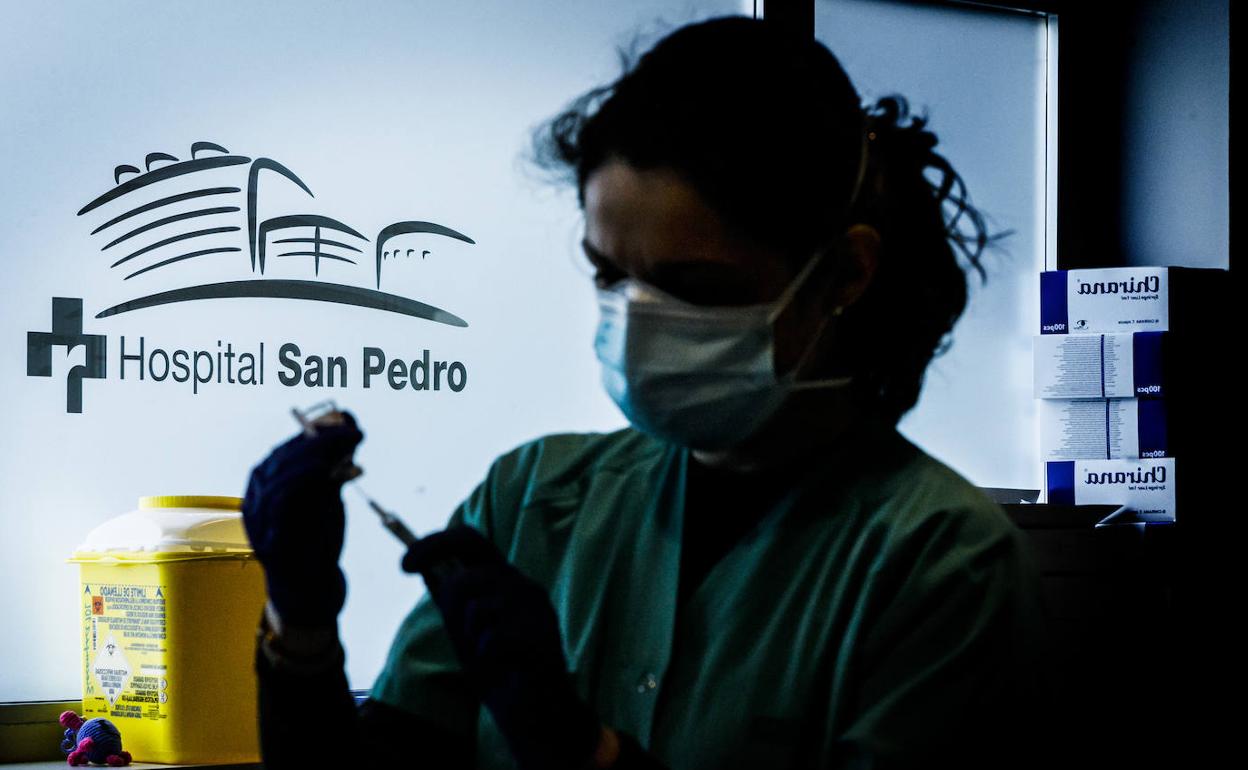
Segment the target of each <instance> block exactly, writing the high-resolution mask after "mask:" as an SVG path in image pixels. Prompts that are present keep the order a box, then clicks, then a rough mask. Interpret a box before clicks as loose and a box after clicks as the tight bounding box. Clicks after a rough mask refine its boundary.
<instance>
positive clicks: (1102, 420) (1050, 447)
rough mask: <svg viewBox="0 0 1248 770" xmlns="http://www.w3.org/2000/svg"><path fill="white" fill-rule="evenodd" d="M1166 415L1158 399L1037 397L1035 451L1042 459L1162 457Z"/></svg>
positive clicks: (1166, 452) (1166, 438) (1165, 449)
mask: <svg viewBox="0 0 1248 770" xmlns="http://www.w3.org/2000/svg"><path fill="white" fill-rule="evenodd" d="M1166 418H1167V415H1166V402H1165V401H1164V400H1162V399H1152V398H1107V399H1096V400H1087V401H1059V400H1043V401H1041V402H1040V456H1041V459H1043V460H1045V461H1046V462H1048V461H1056V460H1120V459H1138V458H1141V457H1143V458H1153V457H1167V456H1169V455H1171V454H1172V451H1171V448H1170V443H1169V436H1170V432H1169V430H1168V424H1167V419H1166Z"/></svg>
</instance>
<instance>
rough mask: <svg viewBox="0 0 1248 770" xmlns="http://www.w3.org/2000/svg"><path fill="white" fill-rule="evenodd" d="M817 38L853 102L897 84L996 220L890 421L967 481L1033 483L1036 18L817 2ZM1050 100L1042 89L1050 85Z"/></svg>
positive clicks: (1041, 136)
mask: <svg viewBox="0 0 1248 770" xmlns="http://www.w3.org/2000/svg"><path fill="white" fill-rule="evenodd" d="M815 29H816V36H817V37H818V38H819V40H820V41H822V42H823V43H825V44H826V45H827V46H828V47H829V48H830V49H831V50H832V52H833V53H835V54H836V55H837V57H838V58H839V59H840V61H841V64H842V65H843V66H844V67H845V70H846V71H847V72H848V73H849V76H850V79H851V80H853V82H854V84H855V85H856V86H857V87H858V91H859V93H860V94H861V95H862V97H863V98H864V100H866V101H868V102H872V101H874V100H875V99H877V98H879V97H881V96H887V95H889V94H893V93H900V94H902V95H904V96H906V97H907V98H908V99H909V100H910V104H911V107H912V108H914V109H915V111H917V112H920V113H922V112H926V113H927V114H928V115H929V116H930V122H929V124H928V127H929V129H930V130H932V131H933V132H935V133H936V135H937V136H938V137H939V138H940V145H939V146H938V147H937V151H938V152H940V153H942V154H943V155H944V156H945V157H946V158H948V159H949V161H950V162H951V163H952V164H953V167H954V168H955V169H957V171H958V172H959V173H960V174H961V175H962V178H963V179H964V180H965V182H966V185H967V189H968V190H969V191H970V193H971V196H972V202H973V203H974V204H976V205H977V206H978V207H979V208H980V209H981V210H982V211H983V212H984V213H986V214H987V215H988V216H989V217H990V219H989V224H990V226H991V227H992V228H993V229H994V230H997V231H1003V230H1012V231H1013V233H1014V234H1013V235H1012V236H1010V237H1009V238H1008V239H1007V240H1006V241H1004V243H1003V246H1004V248H1003V249H1002V250H996V251H990V252H988V253H987V254H986V256H985V267H986V268H987V271H988V283H987V285H986V286H981V285H980V283H979V280H978V278H977V277H974V276H972V279H971V281H970V285H971V289H972V291H971V299H970V303H969V305H968V307H967V311H966V313H965V315H963V317H962V321H961V322H960V323H959V324H958V326H957V327H956V328H955V333H954V345H953V348H952V349H951V350H950V351H949V352H948V354H946V355H945V356H943V357H940V358H937V359H936V360H935V361H933V363H932V365H931V366H930V367H929V369H928V372H927V379H926V381H925V383H924V388H923V393H922V396H921V399H920V401H919V405H918V406H917V407H916V408H915V410H914V411H913V412H911V413H910V414H908V415H907V416H906V417H905V418H904V419H903V421H902V430H903V432H904V433H905V434H906V435H907V436H908V437H909V438H910V439H911V440H913V441H915V442H916V443H917V444H919V445H920V446H922V447H923V448H924V449H926V450H927V451H928V452H930V453H931V454H933V455H935V456H936V457H938V458H940V459H941V460H943V461H945V462H947V463H949V464H950V465H951V466H953V467H954V468H955V469H957V470H958V471H959V472H961V473H962V474H963V475H965V476H967V477H968V478H969V479H970V480H971V481H973V482H975V483H977V484H980V485H983V486H993V487H1018V488H1030V489H1038V488H1039V486H1040V462H1039V445H1038V437H1037V433H1036V424H1037V423H1036V419H1035V415H1036V411H1035V409H1036V407H1035V404H1034V403H1033V400H1032V394H1031V335H1032V334H1033V333H1034V330H1035V329H1036V328H1038V319H1039V288H1038V287H1039V280H1038V277H1037V276H1038V274H1039V272H1040V271H1041V270H1043V269H1044V256H1045V231H1046V224H1045V192H1046V178H1045V177H1046V174H1045V168H1046V158H1045V140H1046V125H1047V121H1048V117H1047V116H1046V82H1047V80H1048V76H1049V64H1048V61H1047V59H1046V51H1047V50H1048V43H1049V42H1050V41H1049V40H1047V39H1046V35H1047V34H1048V32H1047V31H1046V24H1045V22H1044V20H1043V19H1042V18H1041V17H1038V16H1031V15H1024V14H1020V13H1014V12H1003V11H995V10H984V9H958V8H950V7H948V6H943V7H922V6H920V5H919V4H916V3H906V2H887V1H884V0H820V2H818V3H817V5H816V17H815ZM1049 96H1050V98H1051V97H1053V96H1054V95H1052V94H1050V95H1049Z"/></svg>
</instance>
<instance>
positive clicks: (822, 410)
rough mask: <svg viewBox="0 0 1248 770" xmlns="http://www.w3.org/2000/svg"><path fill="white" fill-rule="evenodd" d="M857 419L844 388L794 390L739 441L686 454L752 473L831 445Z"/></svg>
mask: <svg viewBox="0 0 1248 770" xmlns="http://www.w3.org/2000/svg"><path fill="white" fill-rule="evenodd" d="M863 419H865V418H864V417H863V410H862V408H861V407H860V406H859V405H858V404H857V403H856V402H855V401H854V400H853V399H852V397H851V395H850V389H849V388H835V389H830V390H820V389H812V390H798V391H794V392H793V393H791V394H790V395H789V397H788V398H787V399H786V400H785V402H784V404H782V405H781V407H780V409H779V411H777V412H776V414H775V416H774V417H773V418H772V419H771V420H770V421H769V422H768V423H766V424H765V425H764V426H763V427H762V428H760V429H759V430H758V431H757V432H755V433H754V435H752V436H751V437H750V438H748V439H746V440H745V441H744V442H742V443H741V444H738V445H737V446H734V447H730V448H728V449H721V450H708V449H694V450H692V454H693V458H694V459H695V460H697V461H698V462H699V463H701V464H703V465H705V466H707V467H709V468H715V469H718V470H725V471H734V472H738V473H758V472H761V471H765V470H769V469H774V468H779V467H784V466H790V465H792V464H794V463H800V462H801V461H802V460H804V459H806V458H809V457H811V456H812V455H815V454H819V453H824V452H827V451H828V450H835V449H837V448H838V447H840V446H841V445H842V439H843V438H844V437H845V434H846V433H847V432H848V431H849V430H850V429H851V428H852V427H853V426H854V425H856V424H857V423H859V422H861V421H862V420H863Z"/></svg>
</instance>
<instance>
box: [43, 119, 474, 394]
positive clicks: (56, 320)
mask: <svg viewBox="0 0 1248 770" xmlns="http://www.w3.org/2000/svg"><path fill="white" fill-rule="evenodd" d="M113 183H114V186H113V187H112V188H111V189H109V190H107V191H106V192H104V193H102V194H100V195H99V196H97V197H96V198H95V199H94V200H92V201H91V202H89V203H87V204H86V205H85V206H83V207H82V209H80V210H79V211H78V216H79V217H83V218H85V219H87V220H88V221H89V222H90V223H91V224H94V227H93V229H92V230H91V231H90V235H91V236H92V237H94V238H97V239H98V241H99V242H100V247H99V249H100V252H101V253H102V254H103V255H105V257H106V258H107V259H109V260H110V262H109V268H110V270H113V271H116V273H117V275H118V277H119V279H120V280H121V281H123V282H124V284H125V285H127V286H129V285H131V282H133V285H134V287H135V296H133V297H132V298H130V299H127V300H125V301H123V302H120V303H118V304H115V305H112V306H110V307H107V308H105V309H103V310H101V311H100V312H98V313H96V314H95V318H96V319H104V318H108V317H110V316H115V315H119V314H122V313H129V312H133V311H136V310H142V309H144V308H150V307H156V306H159V305H169V304H175V303H180V302H190V301H196V300H209V299H224V298H242V297H252V298H268V299H298V300H310V301H316V302H332V303H338V304H345V305H354V306H357V307H363V308H368V309H372V310H377V311H382V312H388V313H396V314H400V315H405V316H409V317H412V318H419V319H423V320H426V321H432V322H434V323H439V324H446V325H449V326H457V327H466V326H467V325H468V323H467V321H465V320H464V319H462V318H460V317H459V316H457V315H455V314H454V313H452V312H450V311H448V310H445V309H443V308H440V307H436V306H434V305H431V304H428V303H425V302H421V301H418V300H415V299H412V298H410V297H404V296H400V295H397V294H392V293H387V292H384V291H382V290H381V284H382V275H383V270H384V269H386V267H387V265H388V264H390V263H393V262H396V261H399V260H402V261H411V260H417V261H419V260H423V259H425V258H426V257H427V256H428V255H429V254H430V251H429V250H428V249H415V248H401V247H399V246H398V245H397V244H398V243H399V242H400V241H399V239H400V237H401V236H404V235H409V234H423V235H433V236H439V237H445V238H450V239H453V240H457V241H461V242H463V243H469V244H472V243H475V241H473V240H472V239H471V238H469V237H468V236H467V235H464V234H463V233H460V232H457V231H455V230H453V229H451V228H449V227H446V226H444V225H440V224H437V223H434V222H426V221H417V220H407V221H400V222H393V223H390V224H387V225H385V226H383V227H381V228H380V229H379V230H378V231H377V232H376V234H375V235H374V236H373V238H372V239H371V241H370V239H369V237H368V236H366V235H364V234H363V233H362V232H360V231H359V230H358V229H356V228H355V227H353V226H352V225H350V224H348V223H346V222H343V221H341V220H339V219H336V218H334V217H331V216H327V215H325V214H322V213H314V212H310V211H290V212H284V213H281V214H279V215H276V216H268V217H265V218H261V216H260V212H261V208H262V207H261V203H262V201H261V194H262V191H263V190H265V189H269V188H268V185H271V184H285V185H287V186H292V185H293V188H294V189H295V190H296V191H297V192H298V193H299V194H300V195H301V196H303V197H305V199H306V200H308V201H311V200H312V199H313V198H314V197H315V196H314V195H313V192H312V189H311V188H310V187H309V186H308V184H307V183H305V182H304V181H303V180H302V179H301V178H300V177H299V176H297V175H296V174H295V173H294V172H293V171H291V170H290V169H289V168H287V167H286V166H284V165H282V164H281V163H279V162H277V161H276V160H273V159H271V158H265V157H258V158H250V157H247V156H243V155H235V154H232V153H231V152H230V151H229V150H227V149H226V148H224V147H222V146H221V145H219V144H215V143H213V142H204V141H200V142H195V143H194V144H192V145H191V148H190V157H189V158H188V159H179V158H177V157H175V156H174V155H171V154H169V153H164V152H153V153H149V154H148V155H147V157H146V158H145V159H144V168H143V169H139V168H138V167H136V166H133V165H129V164H122V165H119V166H117V167H116V168H115V169H114V171H113ZM309 208H310V206H309ZM97 222H98V224H96V223H97ZM205 262H208V263H209V264H211V265H212V272H214V273H215V272H218V270H219V272H220V274H222V276H223V277H225V276H230V277H231V278H232V280H223V281H217V282H211V283H194V284H191V285H188V286H182V287H178V288H173V289H165V290H163V291H156V292H150V291H149V292H144V291H143V284H144V278H145V277H148V276H151V275H153V274H157V273H158V274H160V275H169V274H170V273H168V272H167V271H170V270H176V269H177V267H178V266H179V265H187V264H197V265H202V264H204V263H205ZM292 263H293V264H294V265H296V266H297V267H299V268H300V269H301V272H302V273H303V274H304V275H305V276H306V277H303V278H288V277H273V275H272V272H273V268H274V266H275V265H278V264H280V265H282V268H283V269H282V270H281V271H280V273H281V274H282V275H283V276H285V275H289V274H291V272H290V270H289V266H290V264H292ZM198 274H200V275H202V272H200V273H198ZM330 275H333V276H345V277H346V278H347V279H349V280H351V281H354V282H336V281H333V280H330V279H328V276H330ZM360 283H366V284H367V285H358V284H360ZM166 285H167V284H166ZM80 345H81V346H83V347H84V348H85V350H86V361H85V363H84V364H81V365H79V366H75V367H73V368H72V369H71V370H70V372H69V375H68V382H67V385H66V393H67V395H66V410H67V411H68V412H81V411H82V381H83V380H84V379H92V378H95V379H99V378H103V377H104V376H105V374H106V369H105V355H106V350H107V339H106V337H105V336H104V335H101V334H85V333H84V332H83V302H82V299H77V298H66V297H56V298H53V300H52V330H51V331H50V332H45V331H32V332H29V333H28V335H27V374H28V375H29V376H39V377H50V376H51V373H52V350H53V349H54V348H57V347H64V348H65V350H66V353H67V354H68V353H70V352H72V351H73V350H75V349H76V348H77V347H78V346H80Z"/></svg>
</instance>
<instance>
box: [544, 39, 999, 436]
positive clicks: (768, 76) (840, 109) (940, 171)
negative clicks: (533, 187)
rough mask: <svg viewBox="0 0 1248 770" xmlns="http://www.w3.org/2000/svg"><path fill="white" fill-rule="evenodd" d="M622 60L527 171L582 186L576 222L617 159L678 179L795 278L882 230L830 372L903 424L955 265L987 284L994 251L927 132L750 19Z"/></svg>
mask: <svg viewBox="0 0 1248 770" xmlns="http://www.w3.org/2000/svg"><path fill="white" fill-rule="evenodd" d="M621 58H622V61H623V65H624V73H623V74H622V75H621V76H620V77H619V78H618V79H617V80H616V81H615V82H613V83H610V84H608V85H605V86H602V87H599V88H595V89H593V90H591V91H589V92H588V93H586V94H584V95H582V96H581V97H579V98H577V99H576V100H574V101H573V102H572V103H571V104H570V105H569V106H568V107H567V108H566V109H565V110H564V111H563V112H561V113H560V114H558V115H557V116H555V117H554V118H552V119H551V120H549V121H548V122H546V123H544V124H542V125H541V126H539V127H538V129H537V130H536V131H535V132H534V135H533V140H534V144H533V152H534V155H533V158H532V160H533V161H534V162H535V163H536V164H537V165H538V166H539V167H541V168H543V169H545V170H547V171H549V172H553V173H554V174H555V175H556V177H557V178H559V179H561V180H563V181H565V182H570V183H574V184H575V185H576V188H577V191H578V198H579V200H580V203H581V205H582V207H583V206H584V202H585V199H584V192H585V184H586V181H587V179H588V178H589V177H590V175H591V174H593V172H594V171H596V170H597V169H598V168H599V167H600V166H602V165H603V164H604V163H606V162H607V161H608V160H609V159H611V158H620V159H622V160H624V161H626V162H627V163H629V164H630V165H632V166H633V167H635V168H638V169H650V168H657V167H663V168H668V169H672V170H674V171H676V172H677V173H679V174H681V175H682V176H683V178H685V179H686V180H687V181H688V182H689V183H690V184H691V185H692V186H693V187H694V189H696V190H697V191H698V192H699V194H700V195H702V197H703V198H704V199H705V200H706V201H707V202H708V204H710V206H711V207H712V208H713V209H714V210H715V211H716V212H717V213H719V214H720V216H721V217H722V218H723V220H724V222H725V223H726V224H727V225H728V226H729V227H731V228H734V229H735V231H736V232H737V233H738V234H740V235H742V236H745V237H747V238H750V239H752V240H754V241H756V242H759V243H764V244H768V245H771V246H774V247H776V248H777V249H779V250H780V252H781V253H783V254H785V255H787V257H788V258H789V259H790V260H791V261H792V263H793V266H794V267H796V266H798V265H800V264H801V263H802V262H804V261H805V260H807V259H809V258H810V257H811V256H812V255H813V254H814V253H816V252H817V251H819V250H820V249H823V248H827V247H828V246H830V245H833V244H835V243H836V242H837V240H838V239H840V238H843V237H844V233H845V231H846V229H847V228H848V227H849V225H850V224H852V223H856V222H862V223H866V224H870V225H872V226H874V227H875V228H876V229H877V230H878V231H879V233H880V259H879V263H878V265H877V268H876V273H875V276H874V278H873V280H872V282H871V284H870V286H869V287H868V289H867V290H866V292H865V293H864V294H863V296H862V297H861V298H860V299H859V300H858V301H857V302H856V303H854V304H853V305H852V306H851V307H850V308H848V309H847V310H846V311H845V313H844V315H843V316H842V317H841V319H840V325H839V327H838V329H837V335H836V337H837V344H836V348H835V351H834V353H835V355H834V358H835V363H834V366H835V368H836V369H837V370H838V371H841V372H847V373H850V374H853V375H854V387H855V388H856V395H857V396H858V397H859V399H860V400H861V401H862V402H863V403H864V405H867V406H869V407H870V408H873V409H874V410H876V411H877V412H878V413H880V414H882V415H884V416H886V417H888V418H890V419H892V420H893V421H896V420H898V419H900V417H901V416H902V415H903V414H904V413H905V412H907V411H908V410H909V409H910V408H911V407H913V406H914V404H915V402H916V401H917V400H918V397H919V391H920V389H921V387H922V383H923V373H924V370H925V369H926V368H927V365H928V363H929V362H930V361H931V359H932V357H933V356H935V355H937V354H939V353H941V352H943V351H944V350H945V348H947V346H948V335H949V332H950V331H951V330H952V328H953V325H954V323H955V322H956V321H957V320H958V318H959V317H960V316H961V314H962V311H963V310H964V308H965V306H966V299H967V286H966V274H965V273H964V271H963V268H962V266H961V264H960V262H959V259H958V257H959V254H960V255H961V256H962V257H963V259H964V261H965V262H966V263H967V264H968V265H969V267H970V268H972V269H974V270H975V271H976V272H977V273H978V274H979V276H980V278H981V279H984V277H985V273H984V269H983V267H982V265H981V262H980V256H981V254H982V253H983V251H984V249H985V248H986V247H987V245H988V244H989V243H990V242H991V241H992V240H994V239H995V238H997V237H999V236H990V235H989V234H988V232H987V228H986V226H985V223H984V220H983V217H982V216H981V215H980V213H979V212H978V211H977V210H976V209H975V208H973V207H972V206H971V204H970V201H969V197H968V195H967V192H966V188H965V186H964V185H963V183H962V179H961V178H960V177H959V176H958V174H957V172H955V171H954V169H953V168H952V167H951V166H950V165H949V162H948V161H947V160H946V159H945V158H943V157H942V156H940V155H939V154H937V153H936V152H934V148H935V146H936V142H937V140H936V136H935V134H933V133H931V132H930V131H928V130H926V119H925V118H924V117H920V116H912V115H911V114H910V111H909V108H908V105H907V103H906V100H905V99H903V98H901V97H898V96H891V97H886V98H883V99H880V100H879V101H877V102H876V103H875V104H874V105H870V106H866V107H864V105H863V104H862V101H861V99H860V98H859V96H858V93H857V91H856V90H855V89H854V87H853V85H852V84H851V83H850V81H849V78H848V76H847V75H846V74H845V71H844V70H843V69H842V68H841V65H840V63H839V62H838V61H837V59H836V57H835V56H834V55H833V54H832V53H831V51H829V50H828V49H827V48H826V47H825V46H823V45H822V44H821V43H818V42H816V41H813V40H812V41H811V42H810V43H809V44H807V45H804V46H803V45H798V44H795V43H794V42H793V40H792V39H791V38H788V37H784V36H781V35H780V34H778V33H777V32H776V31H775V30H774V29H773V28H772V26H771V25H770V24H768V23H767V22H765V21H761V20H755V19H751V18H748V17H743V16H739V17H736V16H734V17H722V18H715V19H709V20H707V21H703V22H699V23H695V24H690V25H687V26H684V27H681V28H680V29H677V30H676V31H674V32H672V33H671V34H669V35H667V36H666V37H664V38H663V39H662V40H660V41H659V42H658V43H657V44H656V45H655V46H654V47H653V48H652V49H650V50H649V51H647V52H646V53H645V54H643V55H642V56H641V57H640V59H638V60H637V61H636V63H635V64H630V59H631V58H632V57H630V55H629V54H627V53H623V52H621ZM864 138H865V141H864ZM864 149H865V151H866V160H865V174H864V175H863V176H862V179H861V185H860V186H859V191H858V195H857V198H856V200H855V201H854V203H853V205H852V207H851V205H850V198H851V195H852V194H853V192H854V190H855V184H856V182H858V181H859V172H860V165H861V161H862V159H863V151H864ZM929 171H930V172H934V175H935V176H936V181H935V182H933V181H929V179H928V176H927V174H928V172H929Z"/></svg>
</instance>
